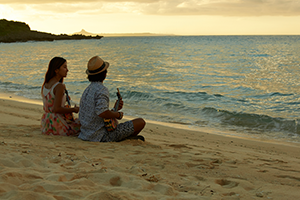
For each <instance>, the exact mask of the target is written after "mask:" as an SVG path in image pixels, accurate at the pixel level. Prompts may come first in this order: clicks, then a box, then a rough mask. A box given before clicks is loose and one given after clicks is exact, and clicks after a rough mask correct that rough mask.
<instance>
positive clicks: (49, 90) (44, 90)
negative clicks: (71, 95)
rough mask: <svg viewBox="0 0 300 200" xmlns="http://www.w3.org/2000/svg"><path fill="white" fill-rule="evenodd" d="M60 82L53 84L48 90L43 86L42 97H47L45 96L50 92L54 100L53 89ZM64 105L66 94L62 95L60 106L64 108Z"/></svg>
mask: <svg viewBox="0 0 300 200" xmlns="http://www.w3.org/2000/svg"><path fill="white" fill-rule="evenodd" d="M59 83H60V82H57V83H55V84H54V85H53V86H52V87H51V88H50V89H48V88H46V87H45V85H44V87H43V97H45V96H47V94H48V93H49V92H50V94H51V95H52V97H53V98H55V95H54V93H53V90H54V88H55V87H56V86H57V85H58V84H59ZM65 104H66V94H64V96H63V99H62V102H61V106H64V105H65Z"/></svg>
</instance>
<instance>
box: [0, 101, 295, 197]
mask: <svg viewBox="0 0 300 200" xmlns="http://www.w3.org/2000/svg"><path fill="white" fill-rule="evenodd" d="M15 99H16V98H15V97H11V98H10V97H9V96H3V95H2V97H1V99H0V152H1V158H0V199H16V200H19V199H25V200H27V199H28V200H35V199H43V200H47V199H57V200H65V199H104V200H106V199H108V200H116V199H120V200H121V199H128V200H135V199H136V200H140V199H145V200H155V199H178V200H179V199H182V200H183V199H185V200H192V199H224V200H227V199H233V200H236V199H285V200H289V199H290V200H295V199H299V198H300V169H299V166H300V154H299V153H300V148H299V145H297V144H286V143H278V142H277V143H275V142H271V141H258V140H252V139H245V138H235V137H224V136H220V135H216V134H211V133H210V134H209V133H205V132H200V131H192V130H188V129H181V128H174V127H168V126H163V125H159V124H155V123H150V122H147V125H146V128H145V129H144V130H143V131H142V133H141V134H142V135H143V136H144V137H145V138H146V142H142V141H137V140H126V141H123V142H119V143H95V142H85V141H81V140H80V139H78V138H76V137H59V136H46V135H42V134H41V132H40V117H41V115H42V112H43V110H42V106H41V105H37V104H31V103H28V102H25V101H22V102H20V101H15Z"/></svg>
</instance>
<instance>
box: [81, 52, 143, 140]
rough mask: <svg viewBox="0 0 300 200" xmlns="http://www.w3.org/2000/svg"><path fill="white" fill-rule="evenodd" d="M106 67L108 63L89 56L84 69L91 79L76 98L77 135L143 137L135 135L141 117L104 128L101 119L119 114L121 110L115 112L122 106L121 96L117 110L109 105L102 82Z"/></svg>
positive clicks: (117, 138) (87, 136)
mask: <svg viewBox="0 0 300 200" xmlns="http://www.w3.org/2000/svg"><path fill="white" fill-rule="evenodd" d="M108 67H109V63H108V62H104V61H103V60H102V59H101V58H100V57H99V56H94V57H92V58H91V59H90V60H89V62H88V65H87V70H86V73H87V75H88V79H89V81H90V82H91V83H90V85H89V86H88V87H87V88H86V89H85V90H84V92H83V94H82V97H81V100H80V110H79V120H80V123H81V128H80V129H81V132H80V134H79V136H78V138H80V139H82V140H87V141H93V142H117V141H121V140H124V139H126V138H133V139H141V140H143V141H144V137H143V136H141V135H138V134H139V133H140V132H141V130H142V129H143V128H144V127H145V124H146V122H145V121H144V120H143V119H142V118H137V119H134V120H131V121H126V122H124V123H120V124H118V125H117V127H116V129H114V130H112V131H108V130H107V128H106V127H105V124H104V119H113V120H115V119H118V120H120V119H122V118H123V112H119V110H121V109H122V107H123V101H122V99H121V100H120V104H119V107H118V109H117V110H118V111H111V110H110V109H109V92H108V89H107V88H106V87H105V86H104V85H103V81H104V80H105V78H106V74H107V69H108Z"/></svg>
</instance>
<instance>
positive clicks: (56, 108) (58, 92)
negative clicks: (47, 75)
mask: <svg viewBox="0 0 300 200" xmlns="http://www.w3.org/2000/svg"><path fill="white" fill-rule="evenodd" d="M65 88H66V87H65V85H64V84H62V83H60V84H58V85H57V86H56V87H55V88H54V90H53V93H54V95H55V98H54V105H53V109H52V112H54V113H61V114H65V113H72V112H75V113H78V111H79V107H77V106H76V105H75V106H74V107H73V108H66V107H63V106H61V104H62V98H63V96H64V92H65Z"/></svg>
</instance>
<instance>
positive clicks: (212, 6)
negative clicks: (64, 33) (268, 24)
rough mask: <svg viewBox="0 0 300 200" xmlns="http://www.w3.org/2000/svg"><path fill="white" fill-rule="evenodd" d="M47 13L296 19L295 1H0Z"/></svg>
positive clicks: (297, 6) (298, 4)
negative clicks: (291, 17)
mask: <svg viewBox="0 0 300 200" xmlns="http://www.w3.org/2000/svg"><path fill="white" fill-rule="evenodd" d="M0 4H9V5H10V6H12V7H14V6H21V5H26V6H29V7H31V8H32V9H35V10H43V11H46V12H51V13H72V12H73V13H74V12H79V13H84V14H91V15H92V14H93V13H97V14H99V12H100V13H103V14H105V13H139V14H148V15H169V16H172V15H198V16H201V15H211V16H213V15H214V16H299V15H300V1H299V0H104V1H103V0H102V1H100V0H43V1H41V0H28V1H23V0H0Z"/></svg>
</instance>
